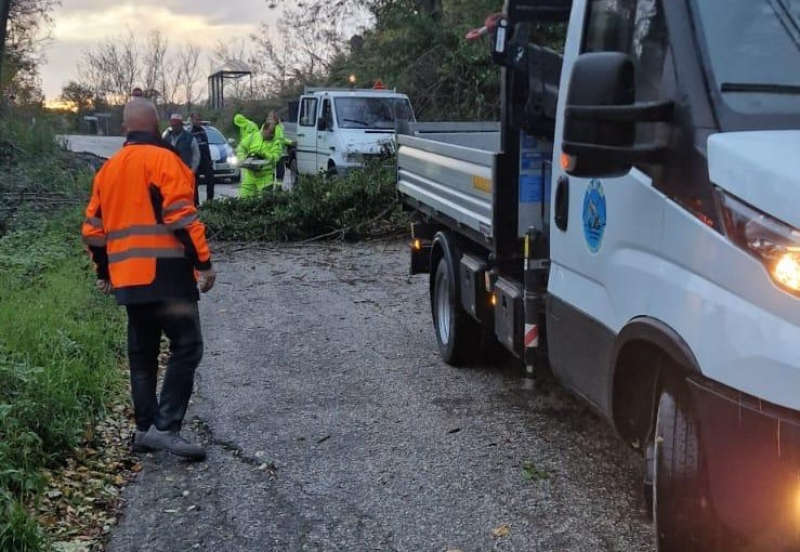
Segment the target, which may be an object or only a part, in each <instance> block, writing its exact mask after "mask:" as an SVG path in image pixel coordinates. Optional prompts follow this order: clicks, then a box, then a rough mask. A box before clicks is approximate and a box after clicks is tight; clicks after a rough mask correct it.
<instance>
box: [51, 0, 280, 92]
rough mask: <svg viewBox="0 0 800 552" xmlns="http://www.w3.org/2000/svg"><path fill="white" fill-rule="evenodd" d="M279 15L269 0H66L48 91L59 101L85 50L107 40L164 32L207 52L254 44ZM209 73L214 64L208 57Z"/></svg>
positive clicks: (205, 66)
mask: <svg viewBox="0 0 800 552" xmlns="http://www.w3.org/2000/svg"><path fill="white" fill-rule="evenodd" d="M278 16H279V12H278V11H276V10H271V9H269V8H268V4H267V1H266V0H139V1H137V2H130V1H124V2H114V1H113V0H62V3H61V7H59V8H57V9H56V10H55V12H54V14H53V19H54V23H55V26H54V28H53V32H52V35H53V40H52V41H51V42H50V44H49V46H48V47H47V49H46V55H47V62H46V63H45V64H44V65H43V66H42V68H41V75H42V87H43V90H44V93H45V96H46V97H47V98H48V99H54V98H56V97H57V96H58V95H59V94H60V93H61V88H62V87H63V86H64V84H66V83H67V82H68V81H69V80H70V79H74V78H75V77H76V76H77V63H78V60H79V59H80V57H81V52H82V51H83V50H85V49H87V48H89V47H91V46H93V45H94V44H96V43H97V42H99V41H101V40H103V39H104V38H105V37H115V36H125V35H126V34H127V32H128V29H131V30H132V31H133V32H134V34H137V35H139V34H140V35H142V37H143V40H144V39H146V37H147V34H148V33H149V32H150V31H153V30H156V29H158V30H160V31H162V32H163V33H164V34H165V36H167V37H168V38H169V41H170V43H171V44H172V45H180V44H186V43H191V44H196V45H198V46H200V47H202V48H204V49H205V50H206V51H208V50H210V49H212V48H213V47H214V45H215V44H216V43H217V42H218V41H220V40H223V41H227V40H229V39H235V38H243V39H246V40H249V36H250V34H252V33H254V32H255V31H256V30H257V29H258V26H259V23H261V22H265V23H268V24H270V25H271V26H273V27H274V25H275V22H276V20H277V18H278ZM201 67H202V68H203V71H207V70H208V68H209V63H208V62H207V61H206V60H205V58H203V60H202V61H201Z"/></svg>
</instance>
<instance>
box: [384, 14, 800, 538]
mask: <svg viewBox="0 0 800 552" xmlns="http://www.w3.org/2000/svg"><path fill="white" fill-rule="evenodd" d="M541 24H548V25H552V24H563V25H565V26H566V28H567V32H566V42H565V44H564V47H563V53H561V52H560V51H559V52H556V51H553V50H549V49H547V48H544V47H542V46H540V45H537V43H536V41H537V29H539V28H540V25H541ZM486 29H487V30H488V35H489V40H490V42H491V55H492V56H493V58H494V59H495V61H496V62H497V63H499V64H500V65H501V66H502V73H501V74H502V87H501V90H502V92H501V96H502V97H501V98H500V100H501V103H502V118H501V121H500V125H499V131H497V132H496V133H491V132H488V133H487V132H486V129H485V128H475V129H469V128H461V129H450V131H447V132H441V133H438V134H437V133H435V132H430V131H429V132H424V131H420V130H419V129H416V130H415V129H414V127H413V125H412V127H411V129H410V132H409V134H408V135H401V136H399V138H398V151H397V175H398V184H397V187H398V191H399V193H400V194H401V197H402V198H403V201H404V202H405V204H406V205H407V206H408V207H409V208H410V209H413V210H414V211H415V212H416V222H415V223H414V224H413V228H412V235H413V239H412V254H411V269H412V272H413V273H426V274H429V278H430V298H431V308H432V311H433V322H434V330H435V334H436V339H437V342H438V345H439V349H440V351H441V354H442V356H443V357H444V359H445V360H446V361H447V362H449V363H451V364H460V363H464V362H470V361H471V360H472V359H473V358H475V357H476V355H477V354H479V353H480V352H481V351H480V349H481V348H482V347H488V346H491V345H492V341H499V343H501V344H502V345H503V346H504V347H506V348H507V349H508V350H509V351H510V352H511V353H512V354H514V355H515V356H517V357H519V358H520V359H521V360H522V361H523V363H524V365H525V366H527V367H528V370H529V371H530V372H533V373H534V374H535V373H536V372H537V371H539V370H546V369H549V370H552V372H553V374H554V375H555V376H556V378H557V379H558V380H559V381H560V382H561V383H562V384H563V385H564V386H565V387H567V388H568V389H570V390H571V391H573V392H574V393H575V394H576V395H577V396H579V397H581V398H582V399H583V400H585V401H586V402H587V403H588V404H590V405H591V406H592V407H594V409H595V410H596V411H597V412H598V413H599V414H600V415H602V416H603V417H605V418H606V419H607V420H608V422H609V423H610V424H611V425H612V426H613V427H614V428H615V429H616V431H617V432H618V434H619V435H620V436H621V437H622V439H623V440H624V441H625V442H627V443H628V444H629V445H631V446H632V447H634V448H635V449H637V450H639V451H641V453H642V470H643V481H644V489H645V493H646V496H647V499H648V501H649V503H650V504H651V505H652V512H653V516H654V521H655V523H654V526H655V532H656V540H657V544H658V550H659V551H661V552H689V551H697V552H712V551H731V550H758V551H762V550H770V551H772V550H799V549H800V161H798V159H800V1H798V0H747V1H737V2H731V1H723V0H507V1H506V5H505V8H504V11H503V13H502V15H501V16H499V17H494V18H492V19H491V20H489V21H488V24H487V27H486Z"/></svg>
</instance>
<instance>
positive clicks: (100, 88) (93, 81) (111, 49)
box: [78, 29, 142, 105]
mask: <svg viewBox="0 0 800 552" xmlns="http://www.w3.org/2000/svg"><path fill="white" fill-rule="evenodd" d="M141 56H142V54H141V50H140V47H139V45H138V44H137V43H136V38H135V37H134V35H133V32H132V31H131V30H130V29H128V34H127V36H126V37H124V38H123V39H122V40H114V39H111V38H106V39H104V40H102V41H101V42H100V43H99V44H98V45H97V46H95V47H94V48H91V49H89V50H86V51H84V53H83V59H82V60H81V62H80V63H79V65H78V74H79V79H80V81H81V83H82V84H84V85H86V86H88V87H90V88H92V89H93V90H94V91H95V94H96V95H97V96H98V97H100V98H103V99H104V100H105V101H106V102H108V103H109V104H115V105H119V104H121V103H124V102H125V100H126V99H127V98H128V96H129V94H130V92H131V90H132V89H133V87H134V86H135V85H136V83H137V82H138V80H139V73H140V62H141Z"/></svg>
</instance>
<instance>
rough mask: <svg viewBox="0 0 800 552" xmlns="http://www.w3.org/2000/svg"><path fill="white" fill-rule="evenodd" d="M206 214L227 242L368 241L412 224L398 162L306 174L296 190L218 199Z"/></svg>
mask: <svg viewBox="0 0 800 552" xmlns="http://www.w3.org/2000/svg"><path fill="white" fill-rule="evenodd" d="M201 216H202V219H203V222H204V223H205V224H206V226H207V227H208V232H209V235H210V236H211V237H212V238H214V239H217V240H223V241H301V240H308V239H315V238H331V239H332V238H339V239H365V238H370V237H378V236H382V235H386V234H389V233H393V232H395V231H397V230H399V229H400V228H402V227H403V226H404V223H405V222H406V216H405V214H404V213H403V211H402V208H401V206H400V203H399V202H398V201H397V192H396V191H395V165H394V159H393V158H387V159H385V160H381V161H374V162H372V163H370V164H368V165H367V166H366V167H365V168H364V169H363V170H358V171H352V172H350V173H348V174H347V175H346V176H343V177H335V178H325V177H323V176H322V175H319V176H310V175H303V176H302V177H301V178H300V182H299V183H298V184H297V185H296V186H295V187H294V188H293V189H292V190H291V191H290V192H283V191H267V192H266V193H264V194H263V195H261V196H260V197H256V198H252V199H239V198H224V199H221V200H215V201H214V202H211V203H206V204H204V205H203V206H202V207H201Z"/></svg>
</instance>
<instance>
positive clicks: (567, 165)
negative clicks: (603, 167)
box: [561, 153, 578, 171]
mask: <svg viewBox="0 0 800 552" xmlns="http://www.w3.org/2000/svg"><path fill="white" fill-rule="evenodd" d="M577 162H578V159H577V158H576V157H574V156H572V155H570V154H568V153H562V154H561V168H562V169H564V170H565V171H571V170H572V169H574V168H575V165H576V164H577Z"/></svg>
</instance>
